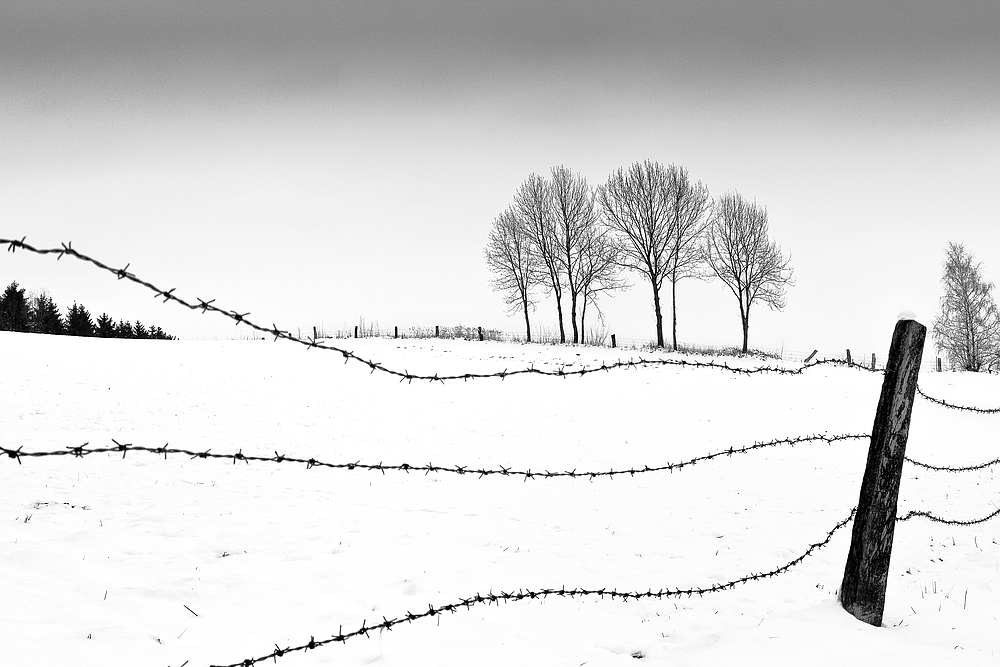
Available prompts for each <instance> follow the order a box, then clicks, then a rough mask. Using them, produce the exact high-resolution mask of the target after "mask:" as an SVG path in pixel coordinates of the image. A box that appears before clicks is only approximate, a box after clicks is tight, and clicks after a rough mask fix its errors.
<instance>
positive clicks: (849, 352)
mask: <svg viewBox="0 0 1000 667" xmlns="http://www.w3.org/2000/svg"><path fill="white" fill-rule="evenodd" d="M852 363H854V362H853V361H851V351H850V350H848V351H847V365H848V366H850V365H851V364H852Z"/></svg>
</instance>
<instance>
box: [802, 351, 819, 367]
mask: <svg viewBox="0 0 1000 667" xmlns="http://www.w3.org/2000/svg"><path fill="white" fill-rule="evenodd" d="M817 352H819V350H813V351H812V354H810V355H809V356H808V357H806V360H805V361H803V362H802V363H804V364H808V363H809V362H810V361H812V358H813V357H815V356H816V353H817Z"/></svg>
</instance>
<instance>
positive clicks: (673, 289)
mask: <svg viewBox="0 0 1000 667" xmlns="http://www.w3.org/2000/svg"><path fill="white" fill-rule="evenodd" d="M670 302H671V304H672V305H673V310H674V352H676V351H677V270H676V269H674V273H673V275H672V276H671V277H670Z"/></svg>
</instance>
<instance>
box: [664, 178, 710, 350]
mask: <svg viewBox="0 0 1000 667" xmlns="http://www.w3.org/2000/svg"><path fill="white" fill-rule="evenodd" d="M667 173H668V176H669V178H670V202H669V206H670V215H671V217H672V218H673V236H672V239H671V244H672V248H671V254H672V255H673V261H672V262H671V265H670V270H669V276H668V279H669V280H670V300H671V304H672V306H673V344H674V350H677V283H678V281H680V280H683V279H684V278H706V277H708V276H709V272H708V271H707V269H706V267H705V260H704V253H703V252H702V247H703V238H704V236H705V231H706V229H707V228H708V223H709V222H710V218H709V213H710V212H711V208H712V200H711V197H710V196H709V193H708V188H707V187H705V185H704V184H703V183H702V182H701V181H698V182H697V183H692V182H691V179H690V178H689V177H688V171H687V169H685V168H684V167H678V166H675V165H670V166H669V167H667Z"/></svg>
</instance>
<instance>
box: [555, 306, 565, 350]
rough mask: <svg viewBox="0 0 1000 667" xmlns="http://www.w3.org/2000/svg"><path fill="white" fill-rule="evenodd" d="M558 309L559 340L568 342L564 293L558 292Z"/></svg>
mask: <svg viewBox="0 0 1000 667" xmlns="http://www.w3.org/2000/svg"><path fill="white" fill-rule="evenodd" d="M556 311H557V312H558V313H559V342H560V343H565V342H566V328H565V327H564V326H563V312H562V295H561V294H556Z"/></svg>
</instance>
